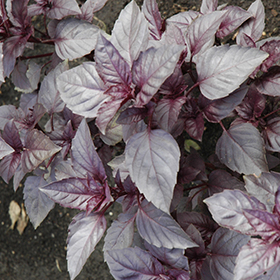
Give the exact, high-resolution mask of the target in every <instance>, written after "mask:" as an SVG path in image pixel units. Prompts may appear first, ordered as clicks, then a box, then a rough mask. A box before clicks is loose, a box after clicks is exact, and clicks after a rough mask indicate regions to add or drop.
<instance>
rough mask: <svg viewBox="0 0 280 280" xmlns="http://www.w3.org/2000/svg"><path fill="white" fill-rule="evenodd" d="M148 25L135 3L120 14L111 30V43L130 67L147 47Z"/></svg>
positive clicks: (132, 2) (130, 4) (131, 3)
mask: <svg viewBox="0 0 280 280" xmlns="http://www.w3.org/2000/svg"><path fill="white" fill-rule="evenodd" d="M148 37H149V31H148V23H147V21H146V20H145V18H144V15H143V13H141V12H140V9H139V7H138V6H137V4H136V3H135V1H131V2H130V3H129V4H128V5H127V6H126V7H125V8H124V9H123V10H122V11H121V13H120V15H119V18H118V20H117V21H116V22H115V25H114V28H113V30H112V37H111V42H112V44H113V45H114V46H115V47H116V49H117V50H118V51H119V52H120V55H121V56H122V57H123V58H124V59H125V60H126V61H127V63H128V64H129V66H130V67H131V66H132V64H133V61H135V60H137V58H138V56H139V54H140V52H141V51H145V50H146V47H147V45H148Z"/></svg>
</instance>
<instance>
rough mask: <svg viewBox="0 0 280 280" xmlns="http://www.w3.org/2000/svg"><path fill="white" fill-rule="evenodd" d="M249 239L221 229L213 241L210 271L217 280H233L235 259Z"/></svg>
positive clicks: (214, 235)
mask: <svg viewBox="0 0 280 280" xmlns="http://www.w3.org/2000/svg"><path fill="white" fill-rule="evenodd" d="M249 239H250V238H249V237H248V236H246V235H243V234H240V233H237V232H234V231H231V230H228V229H225V228H219V229H218V230H217V231H216V232H215V233H214V234H213V237H212V239H211V258H210V269H211V273H212V275H213V277H214V279H215V280H224V279H233V271H234V267H235V259H236V257H237V255H238V253H239V251H240V249H241V247H242V246H243V245H245V244H246V243H247V242H248V241H249Z"/></svg>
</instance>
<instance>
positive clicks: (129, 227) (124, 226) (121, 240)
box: [103, 213, 136, 256]
mask: <svg viewBox="0 0 280 280" xmlns="http://www.w3.org/2000/svg"><path fill="white" fill-rule="evenodd" d="M135 217H136V215H135V214H134V213H125V214H124V213H121V214H119V216H118V219H117V220H115V221H114V222H113V223H112V225H111V226H110V228H109V229H108V230H107V234H106V236H105V239H104V242H105V243H104V247H103V251H112V250H116V249H124V248H128V247H130V246H131V245H132V243H133V236H134V227H135V225H134V221H135ZM105 256H106V255H105Z"/></svg>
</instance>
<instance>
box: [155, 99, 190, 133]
mask: <svg viewBox="0 0 280 280" xmlns="http://www.w3.org/2000/svg"><path fill="white" fill-rule="evenodd" d="M185 102H186V97H185V96H179V97H178V98H176V99H161V100H160V101H159V102H158V103H157V107H156V108H155V117H156V121H157V123H158V124H159V126H160V127H161V128H162V129H163V130H165V131H166V132H169V133H170V132H171V129H172V127H173V126H174V124H175V122H176V121H177V119H178V116H179V113H180V111H181V107H182V105H183V104H184V103H185Z"/></svg>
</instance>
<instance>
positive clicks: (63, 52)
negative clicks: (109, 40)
mask: <svg viewBox="0 0 280 280" xmlns="http://www.w3.org/2000/svg"><path fill="white" fill-rule="evenodd" d="M99 33H100V29H99V28H98V27H97V26H95V25H93V24H90V23H89V22H85V21H81V20H78V19H75V18H67V19H64V20H62V21H60V22H59V23H58V25H57V27H56V30H55V36H54V44H55V52H56V53H57V55H58V56H59V57H60V58H61V59H62V60H64V59H70V60H73V59H76V58H79V57H82V56H84V55H86V54H88V53H90V52H91V51H92V50H93V49H94V48H95V45H96V42H97V38H98V35H99Z"/></svg>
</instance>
